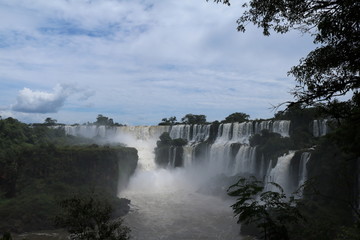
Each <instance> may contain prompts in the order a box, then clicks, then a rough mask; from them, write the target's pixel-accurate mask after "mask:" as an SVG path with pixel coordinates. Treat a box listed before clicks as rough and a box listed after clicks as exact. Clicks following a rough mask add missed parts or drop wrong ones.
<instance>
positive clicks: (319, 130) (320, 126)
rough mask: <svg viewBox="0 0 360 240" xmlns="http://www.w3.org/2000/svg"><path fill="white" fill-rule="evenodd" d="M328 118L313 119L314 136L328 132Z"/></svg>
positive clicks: (320, 135)
mask: <svg viewBox="0 0 360 240" xmlns="http://www.w3.org/2000/svg"><path fill="white" fill-rule="evenodd" d="M327 122H328V119H318V120H314V121H313V135H314V137H322V136H325V135H326V134H327V133H328V125H327Z"/></svg>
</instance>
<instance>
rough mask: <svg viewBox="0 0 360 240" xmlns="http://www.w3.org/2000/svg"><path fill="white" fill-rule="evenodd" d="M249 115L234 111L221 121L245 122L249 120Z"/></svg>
mask: <svg viewBox="0 0 360 240" xmlns="http://www.w3.org/2000/svg"><path fill="white" fill-rule="evenodd" d="M249 119H250V116H249V115H248V114H246V113H242V112H235V113H232V114H230V115H229V116H227V117H226V118H225V120H223V121H221V122H222V123H232V122H240V123H241V122H246V121H249Z"/></svg>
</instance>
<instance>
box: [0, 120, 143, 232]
mask: <svg viewBox="0 0 360 240" xmlns="http://www.w3.org/2000/svg"><path fill="white" fill-rule="evenodd" d="M74 143H81V145H73V144H74ZM89 143H90V140H84V139H82V138H76V137H73V136H66V135H65V132H64V130H63V129H62V128H49V127H47V126H44V125H41V124H40V125H32V126H28V125H26V124H24V123H21V122H19V121H17V120H16V119H13V118H7V119H1V120H0V232H5V231H13V232H24V231H30V230H40V229H51V228H53V217H54V216H55V215H56V213H57V212H58V211H59V208H58V207H57V204H56V202H57V201H58V200H59V199H61V198H64V197H67V196H68V195H69V194H71V193H72V192H82V191H88V190H90V189H94V190H96V191H100V192H102V193H103V194H104V196H108V199H116V198H117V197H116V193H117V190H118V184H117V181H118V179H119V178H120V179H121V180H123V182H124V181H126V180H127V179H128V178H129V176H130V174H131V173H132V172H133V171H134V170H135V168H136V164H137V151H136V149H133V148H125V147H121V146H113V147H109V146H98V145H95V144H89ZM126 205H127V204H126V203H125V202H123V203H122V204H121V205H119V207H120V208H122V209H124V210H126V208H127V206H126ZM117 211H118V212H119V213H120V212H121V214H124V212H123V211H121V210H117ZM125 212H126V211H125Z"/></svg>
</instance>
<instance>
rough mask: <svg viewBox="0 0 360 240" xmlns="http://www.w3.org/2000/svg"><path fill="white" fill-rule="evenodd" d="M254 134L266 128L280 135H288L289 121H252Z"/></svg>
mask: <svg viewBox="0 0 360 240" xmlns="http://www.w3.org/2000/svg"><path fill="white" fill-rule="evenodd" d="M254 125H255V126H254V129H255V134H260V133H261V131H262V130H268V131H269V132H274V133H278V134H280V135H281V136H282V137H289V136H290V135H289V130H290V121H289V120H276V121H273V120H268V121H260V122H259V121H255V122H254Z"/></svg>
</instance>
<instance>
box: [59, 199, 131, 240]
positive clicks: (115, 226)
mask: <svg viewBox="0 0 360 240" xmlns="http://www.w3.org/2000/svg"><path fill="white" fill-rule="evenodd" d="M60 206H61V208H62V210H63V211H62V212H61V213H60V214H58V215H57V216H56V218H55V222H56V224H57V226H59V227H62V228H66V229H67V230H68V231H69V233H70V239H72V240H127V239H130V236H129V233H130V229H129V228H128V227H126V226H123V222H122V219H121V218H118V219H112V218H111V214H112V212H113V210H112V207H111V204H110V203H109V202H108V201H107V200H106V199H104V198H102V197H100V196H97V195H93V194H92V195H89V196H79V195H75V196H73V197H71V198H68V199H64V200H62V201H61V202H60Z"/></svg>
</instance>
